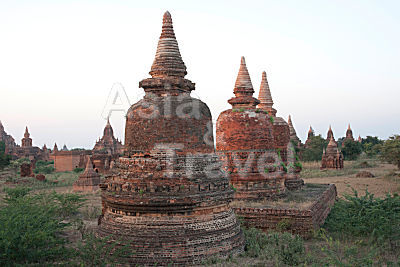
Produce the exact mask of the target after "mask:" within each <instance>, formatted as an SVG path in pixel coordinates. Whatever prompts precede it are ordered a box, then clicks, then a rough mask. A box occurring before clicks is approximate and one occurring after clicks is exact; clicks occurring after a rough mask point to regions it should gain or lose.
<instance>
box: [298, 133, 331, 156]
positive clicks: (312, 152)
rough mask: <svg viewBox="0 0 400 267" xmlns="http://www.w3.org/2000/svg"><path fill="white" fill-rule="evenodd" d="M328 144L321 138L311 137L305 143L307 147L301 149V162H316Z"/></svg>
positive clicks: (319, 136)
mask: <svg viewBox="0 0 400 267" xmlns="http://www.w3.org/2000/svg"><path fill="white" fill-rule="evenodd" d="M327 144H328V142H327V141H326V140H325V139H324V138H322V137H321V135H318V136H312V137H311V138H310V141H309V142H308V143H307V146H306V147H304V148H301V150H300V155H301V160H303V161H318V160H321V158H322V150H323V149H324V148H326V146H327Z"/></svg>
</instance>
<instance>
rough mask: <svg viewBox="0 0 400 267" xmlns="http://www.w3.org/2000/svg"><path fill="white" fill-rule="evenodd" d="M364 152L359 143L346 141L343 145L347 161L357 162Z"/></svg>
mask: <svg viewBox="0 0 400 267" xmlns="http://www.w3.org/2000/svg"><path fill="white" fill-rule="evenodd" d="M361 152H362V145H361V144H360V143H359V142H356V141H352V140H346V141H344V143H343V144H342V153H343V157H344V159H345V160H356V159H357V157H358V156H359V155H360V154H361Z"/></svg>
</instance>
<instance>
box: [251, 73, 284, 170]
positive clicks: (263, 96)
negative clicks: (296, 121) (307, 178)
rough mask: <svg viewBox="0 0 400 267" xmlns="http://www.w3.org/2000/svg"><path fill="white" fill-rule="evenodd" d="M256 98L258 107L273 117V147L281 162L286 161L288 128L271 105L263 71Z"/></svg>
mask: <svg viewBox="0 0 400 267" xmlns="http://www.w3.org/2000/svg"><path fill="white" fill-rule="evenodd" d="M258 100H260V104H259V105H258V106H257V107H258V108H259V109H261V110H263V111H266V112H268V114H270V115H271V116H272V117H273V119H272V120H273V124H274V131H273V132H274V133H273V135H274V139H275V148H276V149H277V150H278V154H279V156H280V157H281V159H282V161H283V162H285V163H286V162H287V149H288V144H289V142H290V129H289V125H288V124H287V122H286V121H285V120H284V119H282V118H281V117H276V109H274V108H273V107H272V105H273V104H274V101H272V96H271V90H270V88H269V84H268V80H267V74H266V72H265V71H263V73H262V78H261V85H260V92H259V94H258Z"/></svg>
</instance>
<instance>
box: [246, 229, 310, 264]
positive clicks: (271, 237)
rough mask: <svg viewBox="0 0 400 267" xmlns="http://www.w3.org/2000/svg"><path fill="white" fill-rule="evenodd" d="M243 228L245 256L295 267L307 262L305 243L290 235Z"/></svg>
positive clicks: (299, 238)
mask: <svg viewBox="0 0 400 267" xmlns="http://www.w3.org/2000/svg"><path fill="white" fill-rule="evenodd" d="M242 228H243V233H244V236H245V240H246V243H245V256H249V257H253V258H258V257H262V258H264V259H267V260H274V261H275V263H276V264H277V265H281V264H282V263H283V264H286V265H289V266H295V265H299V264H302V263H305V261H306V254H305V247H304V241H303V239H302V238H301V237H299V236H293V235H291V234H290V233H277V232H271V233H268V234H266V233H264V232H262V231H261V230H259V229H255V228H246V227H242Z"/></svg>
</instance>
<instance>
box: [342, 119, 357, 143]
mask: <svg viewBox="0 0 400 267" xmlns="http://www.w3.org/2000/svg"><path fill="white" fill-rule="evenodd" d="M346 140H351V141H354V137H353V131H352V130H351V127H350V123H349V126H348V127H347V130H346V137H345V138H344V140H343V143H344V142H346Z"/></svg>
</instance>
